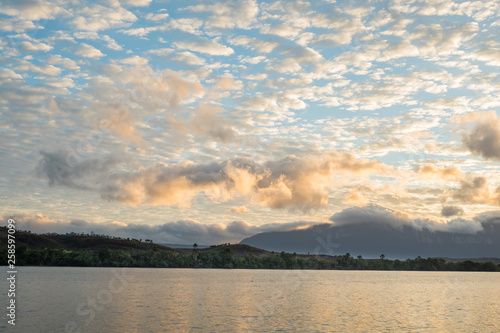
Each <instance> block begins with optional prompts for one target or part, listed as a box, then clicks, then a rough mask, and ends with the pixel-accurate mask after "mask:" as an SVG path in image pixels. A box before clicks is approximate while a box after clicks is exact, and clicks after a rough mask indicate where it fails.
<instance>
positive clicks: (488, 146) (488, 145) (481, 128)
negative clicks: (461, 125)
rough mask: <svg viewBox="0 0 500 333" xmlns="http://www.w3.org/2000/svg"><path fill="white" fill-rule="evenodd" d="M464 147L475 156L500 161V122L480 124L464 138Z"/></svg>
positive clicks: (493, 121) (492, 121)
mask: <svg viewBox="0 0 500 333" xmlns="http://www.w3.org/2000/svg"><path fill="white" fill-rule="evenodd" d="M463 143H464V145H465V146H466V147H467V148H468V149H469V150H470V151H471V153H473V154H474V155H479V156H482V157H483V158H485V159H500V120H498V119H496V120H491V121H487V122H486V121H485V122H480V123H478V124H476V125H475V126H474V128H473V129H472V131H471V132H470V133H469V134H466V135H464V137H463Z"/></svg>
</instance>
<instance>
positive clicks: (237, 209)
mask: <svg viewBox="0 0 500 333" xmlns="http://www.w3.org/2000/svg"><path fill="white" fill-rule="evenodd" d="M248 212H250V209H248V208H247V207H246V206H239V207H231V213H237V214H242V213H248Z"/></svg>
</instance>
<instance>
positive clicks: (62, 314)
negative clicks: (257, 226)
mask: <svg viewBox="0 0 500 333" xmlns="http://www.w3.org/2000/svg"><path fill="white" fill-rule="evenodd" d="M117 270H118V271H119V270H120V269H112V268H56V267H51V268H45V267H23V268H22V269H20V271H19V294H18V297H17V301H18V304H19V308H18V309H19V312H18V320H17V323H18V325H16V330H14V332H15V331H17V332H64V331H65V330H66V331H70V332H124V331H125V332H167V331H168V332H224V331H227V332H269V331H300V332H333V331H335V332H363V331H364V332H366V331H406V332H422V331H429V332H439V331H453V332H458V331H462V332H466V331H481V332H496V331H499V330H500V319H499V313H498V311H499V308H500V279H499V277H500V275H499V274H498V273H472V272H379V271H375V272H370V271H279V270H215V269H198V270H193V269H142V268H141V269H125V274H126V276H128V278H127V281H128V283H127V284H126V286H125V288H123V289H116V288H115V289H113V288H110V281H111V280H112V279H113V278H116V276H117ZM2 283H3V284H2V285H1V287H2V288H5V282H2ZM108 296H111V297H108ZM89 302H90V303H89ZM82 304H84V306H82ZM89 304H90V305H89ZM91 309H93V310H94V316H91V315H90V314H89V311H90V310H91ZM90 318H91V319H90ZM68 323H69V324H68ZM72 323H74V324H76V326H75V325H73V324H72ZM68 325H69V326H68ZM4 329H5V328H4ZM0 330H1V328H0Z"/></svg>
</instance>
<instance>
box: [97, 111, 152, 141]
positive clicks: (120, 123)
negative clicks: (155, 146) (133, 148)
mask: <svg viewBox="0 0 500 333" xmlns="http://www.w3.org/2000/svg"><path fill="white" fill-rule="evenodd" d="M104 115H105V117H104V118H103V119H102V120H101V121H100V126H101V127H105V128H106V129H108V130H109V131H111V132H114V133H117V134H118V135H120V136H121V137H122V138H125V139H128V140H130V141H132V142H134V143H135V144H143V143H144V140H143V138H142V136H141V135H140V134H139V133H138V132H137V130H136V122H135V120H134V119H133V118H132V115H131V114H130V112H129V111H128V110H126V109H125V108H123V107H120V106H115V107H114V108H111V109H108V110H105V111H104Z"/></svg>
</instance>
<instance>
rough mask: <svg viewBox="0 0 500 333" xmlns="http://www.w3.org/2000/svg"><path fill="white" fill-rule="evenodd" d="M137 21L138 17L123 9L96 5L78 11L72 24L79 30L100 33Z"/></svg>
mask: <svg viewBox="0 0 500 333" xmlns="http://www.w3.org/2000/svg"><path fill="white" fill-rule="evenodd" d="M136 20H137V17H136V16H135V15H134V14H132V12H129V11H128V10H126V9H125V8H123V7H120V6H118V7H105V6H101V5H95V4H94V5H91V6H86V7H84V8H82V9H80V10H78V11H77V13H76V17H75V18H74V19H73V20H72V21H71V23H72V24H73V26H74V27H75V28H76V29H77V30H84V31H99V30H105V29H109V28H112V27H123V26H127V25H128V24H129V23H132V22H135V21H136Z"/></svg>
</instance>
